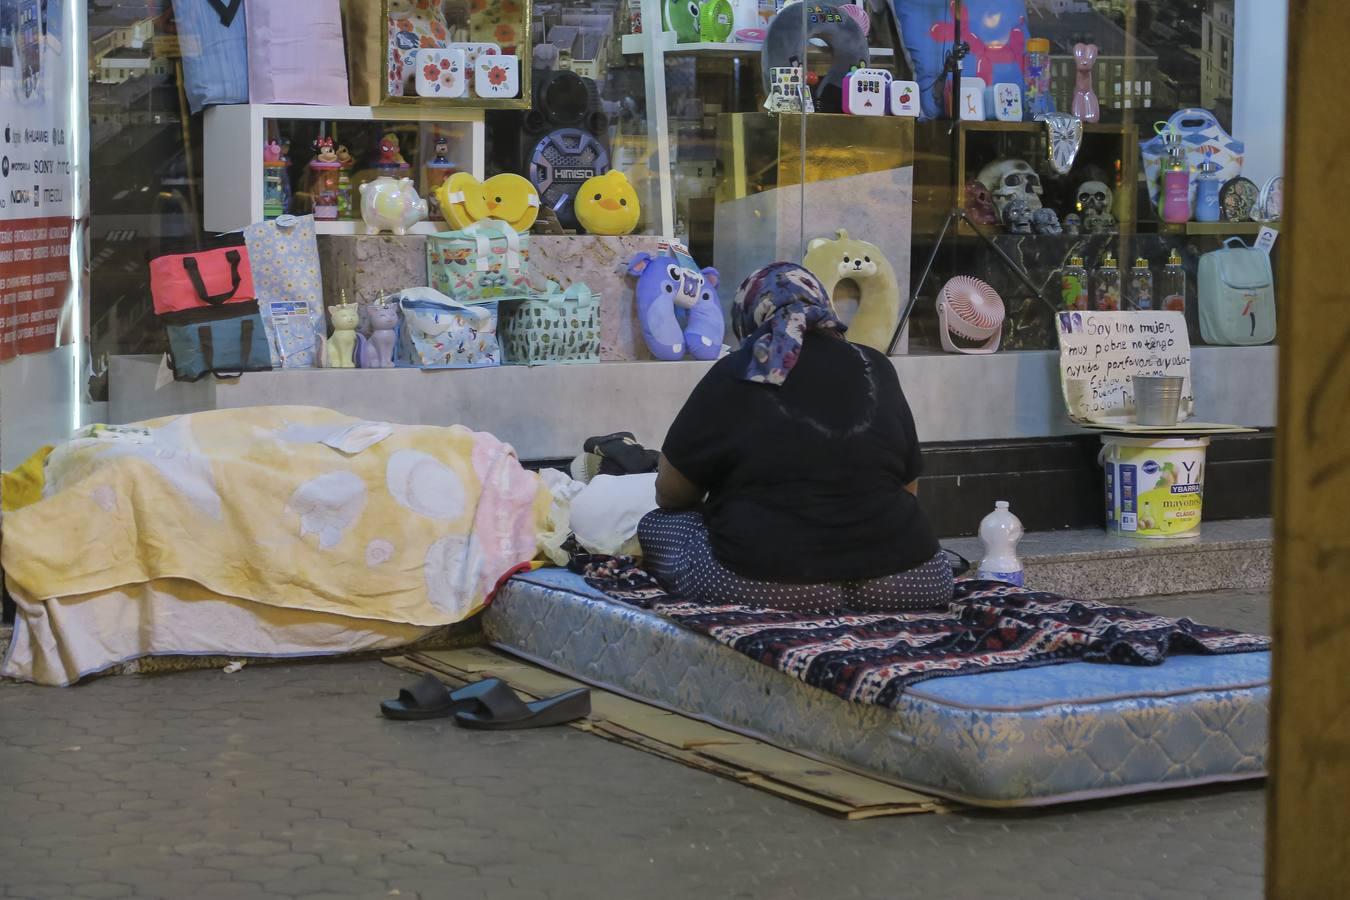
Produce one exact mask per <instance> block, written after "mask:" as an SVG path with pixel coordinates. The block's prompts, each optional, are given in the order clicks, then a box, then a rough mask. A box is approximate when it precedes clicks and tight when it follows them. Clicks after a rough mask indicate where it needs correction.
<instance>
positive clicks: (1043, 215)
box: [1031, 206, 1064, 234]
mask: <svg viewBox="0 0 1350 900" xmlns="http://www.w3.org/2000/svg"><path fill="white" fill-rule="evenodd" d="M1031 227H1032V229H1034V230H1035V232H1036V233H1037V234H1062V233H1063V232H1064V229H1063V227H1061V226H1060V224H1059V214H1058V213H1056V212H1055V211H1054V210H1053V209H1051V208H1050V207H1048V206H1042V207H1041V208H1040V209H1038V210H1035V211H1033V212H1032V213H1031Z"/></svg>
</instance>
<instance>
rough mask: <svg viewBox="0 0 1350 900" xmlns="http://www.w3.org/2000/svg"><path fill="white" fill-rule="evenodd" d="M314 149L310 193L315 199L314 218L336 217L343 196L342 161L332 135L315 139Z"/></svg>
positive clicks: (326, 218) (310, 164)
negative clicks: (334, 146) (341, 182)
mask: <svg viewBox="0 0 1350 900" xmlns="http://www.w3.org/2000/svg"><path fill="white" fill-rule="evenodd" d="M314 151H315V153H316V154H317V155H316V156H315V157H314V159H312V160H311V161H310V163H309V194H310V197H311V198H313V201H314V218H315V219H316V220H332V219H336V218H337V217H338V201H339V198H340V196H341V190H340V187H339V184H338V181H339V179H340V177H341V171H342V163H340V162H338V158H337V151H336V150H335V149H334V148H333V139H332V138H330V137H320V138H317V139H315V141H314Z"/></svg>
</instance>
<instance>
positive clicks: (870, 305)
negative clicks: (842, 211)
mask: <svg viewBox="0 0 1350 900" xmlns="http://www.w3.org/2000/svg"><path fill="white" fill-rule="evenodd" d="M802 265H803V266H805V267H806V268H807V269H810V270H811V273H812V274H814V275H815V276H816V277H817V278H819V279H820V281H821V283H822V284H823V285H825V291H826V293H827V294H829V296H830V300H831V301H833V300H835V298H836V291H838V288H839V285H840V284H841V283H842V282H844V281H851V282H853V284H854V285H855V286H856V287H857V289H858V312H857V314H856V315H854V317H853V321H852V322H850V323H849V326H848V339H849V340H850V341H853V342H854V343H856V344H865V345H867V346H868V347H872V348H874V349H877V350H880V351H881V352H882V353H885V352H886V351H887V350H888V349H889V346H890V343H891V335H892V334H893V333H894V331H895V326H896V324H897V323H898V321H899V319H900V287H899V285H897V284H896V281H895V270H894V269H892V268H891V264H890V262H888V261H887V259H886V257H885V256H883V255H882V253H881V250H880V248H878V247H877V245H876V244H869V243H867V242H866V241H856V240H854V239H852V238H850V237H849V236H848V232H847V231H845V230H844V229H842V228H841V229H839V231H838V236H837V237H835V238H816V239H815V240H813V241H811V243H809V244H807V245H806V256H805V257H803V259H802Z"/></svg>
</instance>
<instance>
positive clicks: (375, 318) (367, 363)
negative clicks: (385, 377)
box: [360, 300, 398, 369]
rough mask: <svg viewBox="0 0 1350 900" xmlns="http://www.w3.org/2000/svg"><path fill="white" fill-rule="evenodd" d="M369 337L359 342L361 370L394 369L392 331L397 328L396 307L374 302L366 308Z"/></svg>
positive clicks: (390, 304)
mask: <svg viewBox="0 0 1350 900" xmlns="http://www.w3.org/2000/svg"><path fill="white" fill-rule="evenodd" d="M366 316H367V320H368V321H369V323H370V337H368V338H365V339H364V340H363V341H362V342H361V359H360V365H361V368H363V369H392V368H393V367H394V330H395V329H396V328H397V327H398V307H397V306H396V305H394V304H392V303H385V302H383V301H378V300H377V301H376V302H374V303H371V304H370V305H369V306H367V307H366Z"/></svg>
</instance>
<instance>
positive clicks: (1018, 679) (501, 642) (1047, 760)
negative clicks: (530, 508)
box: [484, 569, 1270, 807]
mask: <svg viewBox="0 0 1350 900" xmlns="http://www.w3.org/2000/svg"><path fill="white" fill-rule="evenodd" d="M484 628H485V630H486V632H487V634H488V637H489V639H490V640H491V641H492V642H493V644H494V645H496V646H498V647H501V648H502V649H505V650H508V651H510V652H512V653H515V654H518V655H520V656H522V657H525V658H527V659H531V660H534V661H536V662H538V663H540V664H541V665H544V666H547V667H549V668H552V669H555V670H557V671H559V672H563V673H565V674H567V675H570V676H572V677H575V678H578V679H580V680H582V681H586V682H589V683H592V684H595V685H598V686H601V687H605V688H607V689H610V690H613V691H616V692H618V693H621V694H625V695H627V696H631V697H634V698H636V699H639V700H643V701H645V702H648V703H653V704H656V705H658V706H662V707H666V708H669V709H672V710H675V711H678V712H681V713H684V714H686V715H689V716H693V717H695V718H698V719H703V720H705V721H709V722H713V723H715V724H718V725H721V726H723V727H726V728H729V729H731V730H733V731H738V732H742V733H745V734H749V735H753V736H755V737H759V738H762V739H764V740H766V741H769V742H770V743H773V744H777V745H778V746H781V747H785V748H787V749H791V750H795V751H797V752H800V753H804V754H807V755H809V756H813V757H816V758H819V759H823V760H828V761H831V762H835V763H839V764H842V765H845V766H847V767H849V768H852V769H855V770H857V771H860V772H865V773H867V774H870V775H873V776H875V777H878V778H881V779H884V780H887V781H891V782H894V783H897V784H901V785H904V786H906V787H910V788H913V789H915V790H919V791H925V792H928V793H932V794H937V795H940V796H944V797H949V798H951V799H954V800H959V801H963V802H967V803H971V804H976V805H981V806H994V807H999V806H1036V805H1043V804H1049V803H1062V802H1067V801H1073V800H1083V799H1089V798H1095V797H1106V796H1112V795H1119V794H1130V793H1136V792H1143V791H1153V790H1159V789H1163V788H1178V787H1188V786H1192V785H1197V784H1206V783H1210V782H1219V781H1236V780H1241V779H1249V778H1260V777H1262V776H1263V775H1264V774H1265V765H1266V737H1267V718H1268V707H1269V703H1270V654H1269V653H1239V654H1232V655H1224V656H1190V655H1178V656H1173V657H1171V658H1169V659H1168V660H1167V661H1166V662H1164V663H1163V664H1162V665H1160V666H1147V667H1146V666H1121V665H1103V664H1097V663H1065V664H1062V665H1052V666H1043V667H1039V668H1031V669H1023V670H1020V671H1014V672H991V673H983V674H977V675H966V676H957V677H951V678H935V679H931V680H928V681H923V682H920V683H918V684H915V685H913V686H911V687H910V688H908V689H907V690H906V691H905V693H904V694H903V695H902V697H901V700H900V702H899V704H898V705H897V706H896V708H893V709H892V708H885V707H880V706H871V705H863V704H857V703H851V702H849V701H846V700H842V699H840V698H838V697H835V696H834V695H832V694H829V693H826V692H825V691H822V690H819V689H818V688H814V687H811V686H810V685H807V684H805V683H803V682H801V681H798V680H797V679H795V678H792V677H791V676H789V675H785V674H783V673H782V672H779V671H778V670H776V669H773V668H770V667H769V666H765V665H762V664H760V663H757V662H755V661H754V660H752V659H750V658H749V657H747V656H744V655H743V654H741V653H738V652H736V651H734V650H732V649H730V648H728V647H725V646H723V645H721V644H719V643H717V642H715V641H713V640H712V639H711V638H708V637H705V636H703V635H699V634H695V633H694V632H692V631H688V630H687V629H684V628H681V627H679V626H678V625H675V624H674V623H672V622H670V621H669V620H667V619H663V618H661V617H660V616H657V615H656V614H654V613H651V612H648V611H645V610H641V609H637V608H635V607H632V606H628V605H626V604H624V603H621V602H619V601H616V600H612V599H610V598H608V597H606V596H605V595H604V594H602V593H600V592H598V591H596V590H594V589H593V588H591V587H590V586H589V585H587V584H586V583H585V581H583V580H582V579H581V577H580V576H578V575H575V574H572V573H570V572H568V571H566V570H563V569H543V570H540V571H537V572H532V573H528V574H525V575H520V576H517V577H516V578H514V579H512V580H511V581H510V582H508V583H507V584H506V586H505V587H504V588H503V589H502V591H501V592H500V593H499V594H498V597H497V599H496V600H495V601H494V602H493V604H492V606H491V607H490V608H489V609H488V611H487V613H486V615H485V617H484Z"/></svg>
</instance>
